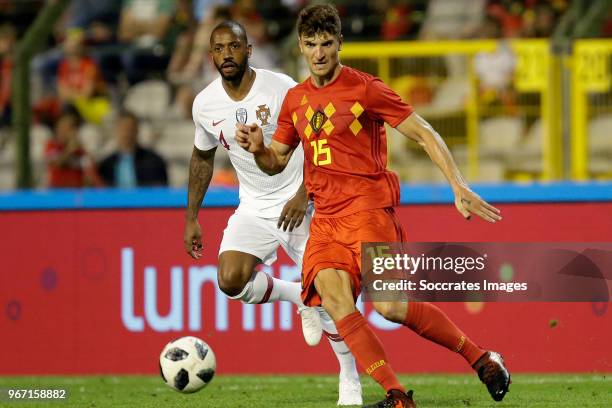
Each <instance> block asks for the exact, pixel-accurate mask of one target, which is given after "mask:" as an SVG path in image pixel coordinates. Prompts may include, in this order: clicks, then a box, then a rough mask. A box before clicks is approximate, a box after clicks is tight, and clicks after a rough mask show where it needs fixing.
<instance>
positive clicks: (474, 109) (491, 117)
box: [341, 39, 612, 181]
mask: <svg viewBox="0 0 612 408" xmlns="http://www.w3.org/2000/svg"><path fill="white" fill-rule="evenodd" d="M504 47H505V48H506V49H509V50H511V53H512V54H513V61H512V64H513V67H512V70H511V78H510V80H509V82H508V84H507V86H506V90H501V91H500V92H501V93H504V92H506V91H507V92H508V93H509V94H510V95H511V97H510V99H511V100H510V101H508V100H506V101H502V102H501V104H500V103H499V101H498V103H497V104H495V103H493V104H491V103H490V102H489V101H488V99H490V95H488V94H487V90H486V89H484V87H483V82H484V81H483V78H482V77H481V76H482V70H479V69H478V67H477V62H476V61H477V59H478V58H481V57H480V56H483V55H489V56H493V59H494V58H495V54H496V53H499V52H500V51H501V50H503V48H504ZM569 51H570V52H571V54H569V55H568V54H566V55H563V53H559V52H557V53H555V52H553V51H552V47H551V44H550V42H549V41H548V40H540V39H537V40H535V39H521V40H513V41H510V42H504V41H495V40H484V41H435V42H423V41H420V42H394V43H386V42H376V43H345V44H344V46H343V50H342V52H341V58H342V61H343V62H344V63H346V64H347V65H350V66H353V67H355V68H358V69H362V70H364V71H366V72H369V73H371V74H374V75H376V76H378V77H380V78H381V79H382V80H383V81H385V82H386V83H387V84H389V85H390V86H391V87H392V88H394V89H395V90H396V91H397V92H398V93H399V94H400V95H401V96H402V97H403V98H404V99H405V100H407V101H408V102H409V103H412V104H413V105H415V107H416V110H417V112H419V113H420V114H421V115H422V116H424V117H425V118H426V119H427V120H429V121H430V122H431V123H432V124H433V125H434V127H435V128H436V129H437V130H438V131H439V132H440V133H441V135H442V136H443V137H444V138H445V140H446V141H447V143H448V144H449V146H450V147H451V150H453V152H454V153H456V154H455V155H456V157H457V161H458V162H459V164H460V166H462V167H463V168H464V169H466V171H467V174H468V176H469V177H470V179H472V180H481V181H483V180H484V181H487V180H489V181H498V180H496V179H495V178H491V177H490V176H491V168H492V167H491V166H493V167H495V169H494V172H495V171H496V172H497V173H498V175H499V177H501V178H502V179H506V180H519V181H520V180H541V181H550V180H558V179H562V178H564V176H565V175H571V177H572V178H574V179H577V180H582V179H587V178H589V177H591V176H595V177H599V178H606V177H610V176H611V175H612V166H606V165H605V163H604V164H603V165H599V166H596V167H597V169H591V171H589V158H590V156H592V155H593V153H594V152H593V151H591V152H590V153H591V154H590V153H589V148H588V141H589V131H588V129H589V128H590V127H589V126H590V125H589V120H590V119H592V118H595V119H597V118H598V115H599V116H601V115H603V114H609V113H611V112H612V95H611V94H610V57H611V52H612V40H579V41H576V42H575V43H574V47H573V50H571V49H570V50H569ZM492 66H493V67H495V65H492ZM501 68H503V67H501ZM564 70H566V71H567V72H568V73H569V75H568V77H569V78H570V81H569V82H570V88H571V89H570V90H571V93H569V92H568V93H567V94H571V99H570V100H569V103H567V104H564V103H563V97H564V92H563V89H564V86H566V85H565V84H564V82H563V81H562V78H563V75H562V73H563V71H564ZM453 83H455V85H452V84H453ZM423 88H429V90H428V91H423ZM419 89H421V91H420V93H419V91H418V90H419ZM424 92H425V93H426V94H427V92H429V93H430V95H429V96H428V97H427V96H425V97H423V93H424ZM458 94H460V95H458ZM498 96H499V95H498ZM444 99H446V102H445V101H444ZM502 99H503V98H502ZM564 115H566V116H567V115H569V117H570V120H569V121H564V120H563V118H564ZM566 122H567V124H566ZM598 126H600V127H601V126H604V127H605V126H606V124H605V123H604V124H600V125H598ZM610 126H612V125H610ZM591 127H592V126H591ZM517 129H518V133H519V134H518V136H517V135H516V133H517ZM496 130H498V133H497V134H496V133H495V131H496ZM564 131H565V132H568V134H569V141H570V142H569V143H570V146H571V149H570V150H569V152H570V154H569V155H570V157H569V158H568V159H569V163H570V164H569V165H567V166H566V165H565V164H564V161H563V159H564V157H563V154H564V149H563V147H564V141H563V134H564ZM609 133H610V135H611V137H612V128H610V129H609ZM510 134H513V136H512V137H511V136H510ZM598 137H599V139H598V143H599V144H601V143H604V144H605V143H606V141H605V140H603V141H602V140H600V139H601V136H598ZM599 144H598V146H599ZM390 146H393V142H391V141H390ZM391 148H392V149H393V147H391ZM400 150H401V149H400ZM408 151H410V149H408ZM390 153H391V154H390V157H391V158H392V167H394V168H395V169H396V170H398V171H399V172H400V175H401V174H402V171H405V169H403V168H401V167H402V166H404V165H405V163H406V162H407V161H403V162H402V159H401V158H399V160H398V155H397V152H393V151H392V152H390ZM394 153H395V154H394ZM462 153H463V154H462ZM595 153H596V152H595ZM393 158H395V160H393ZM611 163H612V162H611ZM500 166H501V169H500ZM566 167H570V169H571V172H570V169H568V168H566ZM405 172H406V173H408V174H409V173H410V171H409V170H408V171H405ZM404 180H407V181H411V180H410V177H404ZM419 181H431V180H419Z"/></svg>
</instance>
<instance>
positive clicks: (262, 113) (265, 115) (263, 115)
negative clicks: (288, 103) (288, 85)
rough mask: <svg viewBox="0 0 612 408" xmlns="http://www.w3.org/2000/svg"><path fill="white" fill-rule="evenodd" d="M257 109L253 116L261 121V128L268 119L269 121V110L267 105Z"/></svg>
mask: <svg viewBox="0 0 612 408" xmlns="http://www.w3.org/2000/svg"><path fill="white" fill-rule="evenodd" d="M258 108H259V109H257V110H256V111H255V115H256V116H257V119H259V120H260V121H261V126H265V125H267V124H268V119H270V108H268V106H267V105H265V104H264V105H259V106H258Z"/></svg>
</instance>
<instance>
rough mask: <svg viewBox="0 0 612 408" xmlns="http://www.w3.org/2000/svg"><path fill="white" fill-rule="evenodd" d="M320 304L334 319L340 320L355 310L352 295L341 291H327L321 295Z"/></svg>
mask: <svg viewBox="0 0 612 408" xmlns="http://www.w3.org/2000/svg"><path fill="white" fill-rule="evenodd" d="M321 305H322V306H323V308H324V309H325V310H326V311H327V313H328V314H329V315H330V316H331V318H332V319H333V320H334V321H338V320H341V319H342V318H344V317H346V316H347V315H349V314H351V313H353V312H354V311H355V310H356V309H355V300H354V299H353V296H346V295H344V294H343V293H327V294H325V295H323V296H321Z"/></svg>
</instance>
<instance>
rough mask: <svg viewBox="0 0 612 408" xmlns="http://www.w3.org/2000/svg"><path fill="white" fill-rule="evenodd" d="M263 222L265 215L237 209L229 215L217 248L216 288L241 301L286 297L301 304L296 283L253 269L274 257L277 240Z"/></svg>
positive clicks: (254, 301) (260, 301)
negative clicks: (244, 212) (260, 216)
mask: <svg viewBox="0 0 612 408" xmlns="http://www.w3.org/2000/svg"><path fill="white" fill-rule="evenodd" d="M266 224H267V220H265V219H261V218H259V217H255V216H252V215H247V214H243V213H240V212H236V213H234V214H233V215H232V216H231V217H230V219H229V220H228V223H227V227H226V228H225V231H224V232H223V240H222V241H221V247H220V248H219V272H218V278H219V288H220V289H221V290H222V291H223V292H224V293H225V294H226V295H228V296H229V297H231V298H233V299H239V300H241V301H243V302H245V303H267V302H274V301H277V300H286V301H289V302H292V303H295V304H297V305H302V299H301V298H300V284H299V283H297V282H286V281H283V280H280V279H276V278H273V277H271V276H270V275H268V274H266V273H264V272H261V271H256V270H255V267H256V266H257V265H258V264H260V263H264V264H266V265H271V264H272V263H273V262H274V261H275V260H276V250H277V248H278V245H279V243H278V240H277V239H276V236H275V235H274V234H273V233H271V232H270V231H269V230H268V228H267V225H266Z"/></svg>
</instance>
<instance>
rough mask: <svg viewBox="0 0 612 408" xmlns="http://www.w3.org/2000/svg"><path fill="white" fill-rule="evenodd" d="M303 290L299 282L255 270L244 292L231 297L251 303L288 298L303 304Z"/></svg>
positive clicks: (297, 303) (287, 299)
mask: <svg viewBox="0 0 612 408" xmlns="http://www.w3.org/2000/svg"><path fill="white" fill-rule="evenodd" d="M301 292H302V285H301V284H300V283H299V282H287V281H284V280H281V279H276V278H273V277H272V276H270V275H268V274H267V273H265V272H261V271H255V272H254V273H253V275H252V276H251V279H250V280H249V281H248V282H247V284H246V285H244V289H242V292H240V293H239V294H238V295H236V296H230V298H231V299H237V300H240V301H242V302H244V303H251V304H258V303H269V302H276V301H278V300H286V301H288V302H291V303H294V304H296V305H298V306H303V305H304V304H303V303H302V298H301V295H300V294H301Z"/></svg>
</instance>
